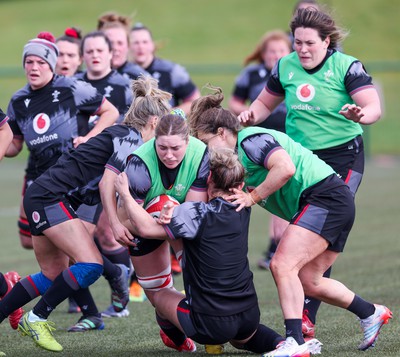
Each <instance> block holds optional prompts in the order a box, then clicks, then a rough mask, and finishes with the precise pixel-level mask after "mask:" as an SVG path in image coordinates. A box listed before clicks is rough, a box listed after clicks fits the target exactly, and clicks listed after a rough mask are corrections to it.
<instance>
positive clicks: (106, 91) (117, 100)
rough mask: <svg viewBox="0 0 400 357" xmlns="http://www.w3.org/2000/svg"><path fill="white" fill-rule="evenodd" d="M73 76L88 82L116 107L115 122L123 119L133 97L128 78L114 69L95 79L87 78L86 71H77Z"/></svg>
mask: <svg viewBox="0 0 400 357" xmlns="http://www.w3.org/2000/svg"><path fill="white" fill-rule="evenodd" d="M75 77H76V78H78V79H81V80H83V81H85V82H88V83H90V84H91V85H92V86H93V87H95V88H96V89H97V90H98V91H99V92H100V93H101V94H103V95H104V97H105V98H107V100H108V101H109V102H111V104H113V105H114V106H115V107H116V108H117V109H118V112H119V118H118V120H117V123H121V122H122V121H123V120H124V116H125V113H126V112H127V111H128V109H129V107H130V105H131V103H132V99H133V94H132V90H131V88H130V83H131V81H130V79H128V78H126V77H124V76H123V75H122V74H120V73H118V72H117V71H115V70H112V71H111V72H110V73H109V74H107V75H106V76H105V77H103V78H101V79H96V80H94V79H89V78H88V77H87V72H84V73H79V74H77V75H76V76H75Z"/></svg>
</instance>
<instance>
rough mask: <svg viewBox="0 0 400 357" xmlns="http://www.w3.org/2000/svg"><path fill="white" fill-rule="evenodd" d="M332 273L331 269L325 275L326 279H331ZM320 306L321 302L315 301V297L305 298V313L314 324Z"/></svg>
mask: <svg viewBox="0 0 400 357" xmlns="http://www.w3.org/2000/svg"><path fill="white" fill-rule="evenodd" d="M331 272H332V267H329V268H328V269H327V270H326V271H325V273H324V275H323V276H324V278H329V277H330V276H331ZM320 305H321V301H320V300H317V299H314V298H313V297H310V296H305V297H304V307H303V311H304V312H305V313H306V315H307V317H308V318H309V319H310V321H311V322H312V323H313V324H315V323H316V321H317V313H318V309H319V307H320Z"/></svg>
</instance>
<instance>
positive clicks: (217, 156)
mask: <svg viewBox="0 0 400 357" xmlns="http://www.w3.org/2000/svg"><path fill="white" fill-rule="evenodd" d="M210 173H211V177H210V178H211V181H212V182H213V183H214V187H213V190H214V191H216V190H222V191H225V192H227V193H228V192H230V191H229V189H230V188H237V187H238V186H239V185H240V184H242V183H243V181H244V175H245V171H244V168H243V165H242V164H241V163H240V161H239V158H238V156H237V155H236V154H235V152H234V151H233V150H232V149H228V148H219V149H218V151H217V150H210Z"/></svg>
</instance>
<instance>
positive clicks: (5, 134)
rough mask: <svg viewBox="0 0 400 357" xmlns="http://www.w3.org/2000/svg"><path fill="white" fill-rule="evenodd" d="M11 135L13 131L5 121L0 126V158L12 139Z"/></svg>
mask: <svg viewBox="0 0 400 357" xmlns="http://www.w3.org/2000/svg"><path fill="white" fill-rule="evenodd" d="M13 136H14V135H13V132H12V130H11V128H10V126H9V125H8V123H7V122H6V123H4V124H3V125H2V126H0V160H1V159H2V158H3V157H4V155H5V154H6V152H7V149H8V147H9V146H10V144H11V142H12V140H13Z"/></svg>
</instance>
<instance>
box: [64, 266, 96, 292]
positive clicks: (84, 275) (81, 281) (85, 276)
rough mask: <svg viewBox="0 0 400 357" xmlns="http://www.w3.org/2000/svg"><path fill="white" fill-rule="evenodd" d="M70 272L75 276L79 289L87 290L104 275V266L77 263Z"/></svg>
mask: <svg viewBox="0 0 400 357" xmlns="http://www.w3.org/2000/svg"><path fill="white" fill-rule="evenodd" d="M69 270H70V271H71V273H72V274H73V275H74V277H75V279H76V281H77V283H78V285H79V287H81V288H87V287H89V286H90V285H92V284H93V283H94V282H95V281H96V280H97V279H98V278H100V276H101V274H102V273H103V265H101V264H97V263H76V264H74V265H72V266H71V267H70V268H69Z"/></svg>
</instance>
